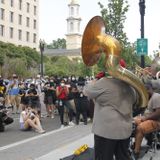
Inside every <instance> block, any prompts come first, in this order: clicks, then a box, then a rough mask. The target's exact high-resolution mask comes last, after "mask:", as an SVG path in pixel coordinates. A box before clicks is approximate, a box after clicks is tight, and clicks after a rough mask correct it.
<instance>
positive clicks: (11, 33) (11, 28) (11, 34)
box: [9, 27, 13, 38]
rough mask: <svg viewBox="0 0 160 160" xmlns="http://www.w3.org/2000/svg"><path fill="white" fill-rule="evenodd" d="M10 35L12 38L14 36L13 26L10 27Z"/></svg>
mask: <svg viewBox="0 0 160 160" xmlns="http://www.w3.org/2000/svg"><path fill="white" fill-rule="evenodd" d="M9 36H10V38H13V27H10V28H9Z"/></svg>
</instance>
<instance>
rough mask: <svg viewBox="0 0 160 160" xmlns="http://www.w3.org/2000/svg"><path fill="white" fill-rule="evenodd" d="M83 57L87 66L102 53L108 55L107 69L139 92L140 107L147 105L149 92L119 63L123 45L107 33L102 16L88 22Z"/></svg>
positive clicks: (83, 40)
mask: <svg viewBox="0 0 160 160" xmlns="http://www.w3.org/2000/svg"><path fill="white" fill-rule="evenodd" d="M81 52H82V58H83V62H84V63H85V64H86V65H87V66H93V65H94V64H96V63H97V62H98V61H99V59H100V56H101V54H102V53H104V54H105V55H106V62H105V66H106V70H107V72H108V73H109V74H110V75H111V76H112V77H114V78H117V79H120V80H122V81H125V82H126V83H128V84H130V85H131V86H132V87H133V88H135V89H136V91H137V92H138V94H139V101H138V106H139V107H146V106H147V103H148V93H147V91H146V88H145V87H144V84H143V83H142V82H141V80H140V79H139V78H138V77H136V75H134V74H133V73H132V72H130V71H129V70H127V69H125V68H123V67H121V66H120V65H119V60H120V54H121V45H120V43H119V41H118V40H117V39H115V38H114V37H112V36H110V35H107V34H106V33H105V23H104V21H103V19H102V17H100V16H95V17H93V18H92V19H91V20H90V21H89V22H88V24H87V26H86V28H85V30H84V33H83V38H82V47H81Z"/></svg>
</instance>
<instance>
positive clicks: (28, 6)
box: [27, 2, 30, 13]
mask: <svg viewBox="0 0 160 160" xmlns="http://www.w3.org/2000/svg"><path fill="white" fill-rule="evenodd" d="M29 8H30V4H29V3H28V2H27V12H28V13H29Z"/></svg>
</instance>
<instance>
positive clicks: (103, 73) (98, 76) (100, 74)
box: [95, 71, 105, 79]
mask: <svg viewBox="0 0 160 160" xmlns="http://www.w3.org/2000/svg"><path fill="white" fill-rule="evenodd" d="M95 77H96V78H97V79H100V78H102V77H105V72H103V71H102V72H99V73H98V74H97V75H96V76H95Z"/></svg>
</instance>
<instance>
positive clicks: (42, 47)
mask: <svg viewBox="0 0 160 160" xmlns="http://www.w3.org/2000/svg"><path fill="white" fill-rule="evenodd" d="M44 45H45V42H44V40H41V39H40V41H39V49H40V52H41V67H40V68H41V77H43V52H44Z"/></svg>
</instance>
